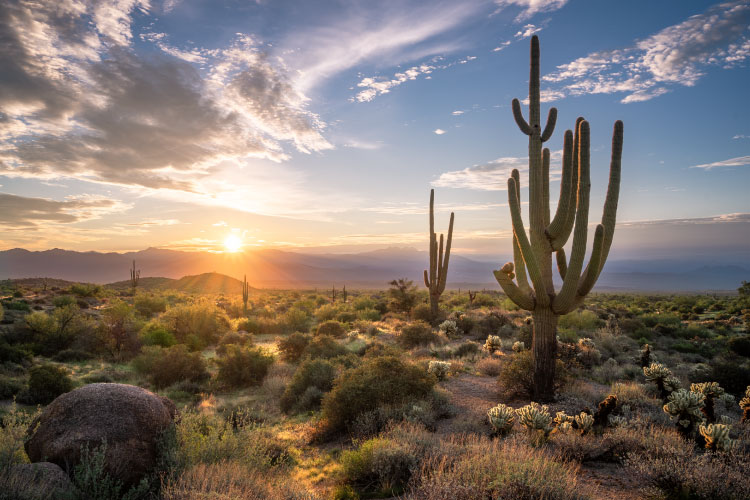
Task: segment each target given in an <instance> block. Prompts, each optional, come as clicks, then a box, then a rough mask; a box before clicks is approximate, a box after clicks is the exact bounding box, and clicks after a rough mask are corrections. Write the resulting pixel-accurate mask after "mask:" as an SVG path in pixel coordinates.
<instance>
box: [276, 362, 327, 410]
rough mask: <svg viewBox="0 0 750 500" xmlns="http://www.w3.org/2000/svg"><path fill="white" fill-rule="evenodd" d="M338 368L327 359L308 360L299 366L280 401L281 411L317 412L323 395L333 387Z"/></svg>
mask: <svg viewBox="0 0 750 500" xmlns="http://www.w3.org/2000/svg"><path fill="white" fill-rule="evenodd" d="M334 378H336V367H335V366H334V365H333V363H331V362H330V361H328V360H325V359H308V360H306V361H304V362H303V363H302V364H300V365H299V368H297V371H296V372H294V376H293V377H292V381H291V382H290V383H289V385H288V386H287V387H286V390H285V391H284V394H283V395H282V397H281V400H280V401H279V404H280V406H281V410H282V411H284V412H286V413H289V412H292V411H295V412H299V411H308V410H315V409H317V408H319V407H320V402H321V399H322V398H323V394H325V393H326V392H328V391H330V390H331V388H332V387H333V380H334Z"/></svg>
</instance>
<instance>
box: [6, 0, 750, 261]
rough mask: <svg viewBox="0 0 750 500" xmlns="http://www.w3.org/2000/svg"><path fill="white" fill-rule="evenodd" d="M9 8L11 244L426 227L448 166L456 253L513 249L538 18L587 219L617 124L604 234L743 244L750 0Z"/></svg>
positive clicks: (212, 242)
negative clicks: (610, 209) (618, 166)
mask: <svg viewBox="0 0 750 500" xmlns="http://www.w3.org/2000/svg"><path fill="white" fill-rule="evenodd" d="M0 30H1V32H2V35H3V37H4V39H8V40H10V43H8V44H6V45H5V47H4V48H2V49H0V62H2V67H3V68H5V70H4V71H3V74H2V75H0V185H1V186H0V209H2V210H0V228H2V231H3V236H2V241H0V247H1V248H13V247H25V248H30V249H44V248H51V247H62V248H70V249H76V250H114V251H119V250H137V249H142V248H145V247H147V246H160V247H165V248H177V249H209V250H221V249H222V248H223V241H224V240H225V238H226V237H227V235H229V234H234V235H236V236H238V237H240V238H241V240H242V242H243V243H244V245H245V246H246V247H247V248H253V247H265V246H272V247H298V248H304V249H307V250H308V251H352V250H357V249H363V250H364V249H370V248H375V247H384V246H416V247H418V248H425V247H426V241H427V239H426V237H425V235H426V208H427V201H428V199H429V190H430V188H435V189H436V203H437V206H438V215H437V217H438V219H437V220H438V224H439V227H443V226H447V220H448V214H449V212H450V211H455V212H456V234H455V243H454V247H455V248H456V251H457V252H459V253H463V254H466V255H472V254H473V255H477V256H490V255H495V254H496V253H497V254H498V255H507V254H508V253H509V252H510V240H509V236H510V217H509V213H508V208H507V206H506V202H507V194H506V192H505V190H504V186H505V182H506V179H507V177H508V175H509V174H510V170H511V169H512V168H519V169H521V172H522V181H523V176H524V170H523V169H524V168H526V159H525V156H526V148H527V141H526V139H525V136H523V135H522V134H521V133H520V132H519V131H518V129H517V128H516V125H515V123H514V121H513V118H512V115H511V111H510V101H511V99H512V98H514V97H518V98H520V99H524V98H526V96H527V93H528V87H527V85H528V82H527V79H528V52H529V37H530V36H531V35H532V34H536V35H538V36H539V37H540V41H541V64H542V66H541V72H542V78H543V82H542V91H543V100H544V101H545V102H543V104H542V108H543V109H542V112H543V114H546V110H547V109H548V107H549V106H556V107H557V108H558V111H559V114H558V124H557V129H556V131H555V134H554V135H553V138H552V139H551V140H550V141H549V143H548V145H549V147H550V149H551V150H552V151H553V171H555V172H556V171H557V170H559V162H560V159H559V153H558V154H555V152H557V151H559V150H560V149H561V148H562V137H563V133H564V131H565V129H568V128H572V126H573V124H574V122H575V119H576V117H577V116H579V115H580V116H584V117H586V119H587V120H589V122H590V123H591V127H592V184H593V186H592V209H591V220H592V221H595V220H597V219H598V218H599V213H600V210H601V205H602V203H603V197H604V193H605V189H606V182H607V171H608V164H609V143H610V141H611V133H612V125H613V123H614V121H615V120H617V119H621V120H623V121H624V123H625V145H624V153H623V183H622V188H621V196H620V209H619V212H618V221H620V222H621V224H620V228H619V229H618V233H617V235H616V237H615V243H614V247H613V255H614V256H620V257H630V256H633V255H637V254H639V253H644V254H646V253H649V252H655V254H659V252H661V254H660V255H666V254H667V253H670V252H676V253H690V252H691V251H693V252H698V251H700V252H706V251H707V247H710V243H715V244H716V245H717V246H721V247H722V248H727V249H728V250H727V251H728V252H729V253H732V254H733V255H746V254H743V253H742V252H743V250H742V249H743V248H745V249H746V248H747V247H749V246H750V215H749V214H748V212H750V202H748V196H747V190H748V186H750V168H749V167H750V122H748V120H747V116H748V112H749V111H750V94H749V93H748V91H747V87H748V86H749V85H748V84H750V69H749V68H748V58H750V4H749V3H748V2H747V1H735V2H723V3H716V2H704V1H690V2H685V1H662V2H647V1H629V2H600V1H586V0H496V1H494V2H493V1H478V0H469V1H462V2H455V1H452V2H411V1H398V2H395V1H382V2H381V1H379V2H364V1H363V2H356V1H346V2H318V1H316V2H301V1H297V2H294V1H270V0H269V1H259V2H248V1H239V0H236V1H193V0H182V1H178V0H167V1H164V2H161V1H156V0H155V1H151V2H149V1H147V0H117V1H108V2H104V1H101V2H92V1H84V0H64V1H59V2H46V3H45V2H41V3H40V4H38V5H37V6H33V4H32V3H31V2H27V1H24V0H10V1H8V2H3V6H2V7H0ZM555 167H556V168H555ZM555 172H553V180H554V179H555V177H554V173H555ZM558 185H559V183H557V182H553V184H552V191H553V192H556V190H557V189H558ZM525 197H526V195H525V194H522V198H525ZM655 235H658V238H655V237H654V236H655ZM657 240H658V241H657ZM709 249H710V248H709ZM618 251H619V252H620V253H618ZM498 258H499V257H498Z"/></svg>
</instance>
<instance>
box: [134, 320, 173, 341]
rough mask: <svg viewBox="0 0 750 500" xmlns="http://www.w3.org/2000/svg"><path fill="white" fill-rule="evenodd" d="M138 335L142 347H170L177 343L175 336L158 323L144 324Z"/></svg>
mask: <svg viewBox="0 0 750 500" xmlns="http://www.w3.org/2000/svg"><path fill="white" fill-rule="evenodd" d="M139 335H140V339H141V342H142V343H143V345H157V346H159V347H171V346H173V345H175V344H176V343H177V339H176V338H175V336H174V335H172V334H171V333H170V332H169V331H168V330H167V328H166V327H165V326H164V325H162V324H161V323H160V322H158V321H149V322H148V323H146V324H145V325H144V326H143V328H141V332H140V334H139Z"/></svg>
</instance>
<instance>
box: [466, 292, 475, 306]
mask: <svg viewBox="0 0 750 500" xmlns="http://www.w3.org/2000/svg"><path fill="white" fill-rule="evenodd" d="M467 293H468V294H469V307H471V306H473V305H474V299H476V298H477V292H472V291H471V290H468V292H467Z"/></svg>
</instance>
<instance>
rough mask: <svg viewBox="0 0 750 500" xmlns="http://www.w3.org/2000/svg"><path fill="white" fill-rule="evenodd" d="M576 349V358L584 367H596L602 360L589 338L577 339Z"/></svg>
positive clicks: (600, 354)
mask: <svg viewBox="0 0 750 500" xmlns="http://www.w3.org/2000/svg"><path fill="white" fill-rule="evenodd" d="M578 349H579V351H580V352H579V353H578V354H576V357H577V358H578V360H579V361H580V362H581V364H583V365H584V366H588V367H590V366H593V365H597V364H599V362H600V361H601V359H602V353H601V352H600V351H599V349H597V348H596V344H594V341H593V340H591V339H589V338H582V339H578Z"/></svg>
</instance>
